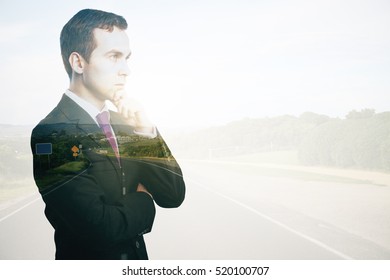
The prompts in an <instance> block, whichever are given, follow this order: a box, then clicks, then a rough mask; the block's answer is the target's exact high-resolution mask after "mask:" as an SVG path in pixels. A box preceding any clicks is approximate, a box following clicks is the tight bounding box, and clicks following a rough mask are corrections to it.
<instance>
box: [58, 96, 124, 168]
mask: <svg viewBox="0 0 390 280" xmlns="http://www.w3.org/2000/svg"><path fill="white" fill-rule="evenodd" d="M57 107H58V109H59V110H60V111H61V112H62V114H63V115H64V116H65V117H66V119H67V121H68V124H72V125H74V126H75V127H76V128H77V129H78V130H79V131H80V133H82V134H84V135H87V136H88V137H89V138H90V139H91V140H92V141H93V142H94V143H95V144H96V145H97V146H98V147H102V145H101V141H105V145H104V146H106V147H109V149H111V150H112V148H111V145H110V144H109V142H108V141H107V139H105V137H104V136H103V137H98V135H100V136H101V135H102V130H101V129H100V127H99V126H98V125H97V124H96V122H95V121H94V120H93V119H92V118H91V116H90V115H89V114H88V113H87V112H86V111H85V110H84V109H83V108H81V107H80V106H79V105H78V104H77V103H76V102H74V101H73V100H72V99H70V98H69V97H68V96H67V95H65V94H64V95H63V96H62V99H61V101H60V103H59V104H58V106H57ZM112 152H113V151H112ZM106 157H107V159H108V160H109V161H110V162H111V164H112V165H113V167H114V168H115V170H117V173H118V174H120V172H119V170H118V169H119V165H118V161H117V159H116V158H115V157H109V156H106Z"/></svg>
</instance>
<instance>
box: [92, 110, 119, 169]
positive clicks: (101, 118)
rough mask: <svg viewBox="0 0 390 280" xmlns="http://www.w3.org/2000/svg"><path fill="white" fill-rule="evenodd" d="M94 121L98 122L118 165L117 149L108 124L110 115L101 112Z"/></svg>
mask: <svg viewBox="0 0 390 280" xmlns="http://www.w3.org/2000/svg"><path fill="white" fill-rule="evenodd" d="M96 120H97V121H98V123H99V126H100V128H101V129H102V131H103V133H104V134H105V135H106V138H107V140H108V142H110V145H111V147H112V149H113V150H114V152H115V156H116V158H117V159H118V163H119V164H120V161H119V149H118V145H117V143H116V140H115V137H114V134H113V132H112V127H111V124H110V113H109V112H108V111H103V112H101V113H99V114H98V115H97V116H96Z"/></svg>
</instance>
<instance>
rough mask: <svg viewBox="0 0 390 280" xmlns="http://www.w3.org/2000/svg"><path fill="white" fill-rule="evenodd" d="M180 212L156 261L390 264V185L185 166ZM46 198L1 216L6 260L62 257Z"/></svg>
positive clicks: (156, 243)
mask: <svg viewBox="0 0 390 280" xmlns="http://www.w3.org/2000/svg"><path fill="white" fill-rule="evenodd" d="M180 164H181V166H182V168H183V172H184V176H185V181H186V184H187V195H186V200H185V202H184V204H183V205H182V206H181V207H180V208H178V209H161V208H158V209H157V216H156V219H155V224H154V226H153V229H152V232H151V233H149V234H147V235H146V236H145V239H146V242H147V245H148V251H149V257H150V258H151V259H211V260H212V259H305V260H306V259H315V260H319V259H387V260H388V259H390V209H389V208H390V204H389V203H388V201H390V187H389V186H386V185H376V184H373V183H370V182H368V181H364V180H342V178H340V177H332V176H313V174H311V175H310V174H308V173H305V172H296V171H294V172H291V171H288V170H287V171H288V172H287V171H286V170H283V169H278V168H272V167H267V168H264V167H261V166H256V165H251V164H249V165H248V164H238V163H223V162H213V161H184V160H183V161H180ZM43 210H44V205H43V202H42V201H41V199H40V197H39V195H38V194H34V195H32V196H30V197H28V198H26V199H25V200H22V201H20V202H18V203H17V204H15V205H12V206H11V207H9V208H7V209H5V210H4V209H3V210H2V211H0V248H1V250H0V259H53V258H54V242H53V230H52V228H51V226H50V225H49V223H48V222H47V220H46V218H45V217H44V214H43Z"/></svg>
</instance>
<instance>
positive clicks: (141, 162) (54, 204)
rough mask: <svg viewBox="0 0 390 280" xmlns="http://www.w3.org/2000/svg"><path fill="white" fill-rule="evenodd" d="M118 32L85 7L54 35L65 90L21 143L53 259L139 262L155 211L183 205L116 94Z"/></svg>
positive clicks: (162, 159) (123, 58)
mask: <svg viewBox="0 0 390 280" xmlns="http://www.w3.org/2000/svg"><path fill="white" fill-rule="evenodd" d="M126 28H127V23H126V20H125V19H124V18H123V17H121V16H118V15H116V14H112V13H107V12H104V11H98V10H91V9H86V10H81V11H80V12H78V13H77V14H76V15H74V16H73V17H72V18H71V19H70V20H69V22H68V23H67V24H66V25H65V26H64V27H63V30H62V32H61V37H60V41H61V54H62V58H63V62H64V65H65V69H66V71H67V73H68V75H69V78H70V84H69V89H68V90H67V91H66V92H65V94H64V95H63V96H62V99H61V101H60V102H59V104H58V105H57V106H56V107H55V108H54V109H53V110H52V111H51V112H50V113H49V114H48V116H46V117H45V118H44V119H43V120H42V121H41V122H40V123H39V124H38V125H37V126H36V127H35V128H34V129H33V131H32V136H31V149H32V153H33V158H34V179H35V182H36V184H37V186H38V188H39V191H40V193H41V195H42V198H43V200H44V202H45V204H46V208H45V214H46V217H47V219H48V220H49V222H50V223H51V224H52V226H53V227H54V229H55V236H54V238H55V244H56V259H147V258H148V255H147V252H146V247H145V243H144V239H143V235H144V234H145V233H148V232H150V231H151V229H152V225H153V221H154V217H155V204H157V205H159V206H161V207H166V208H173V207H179V206H180V205H181V203H182V202H183V200H184V196H185V184H184V181H183V176H182V172H181V169H180V167H179V165H178V163H177V162H176V160H175V159H174V158H173V156H172V155H171V152H170V150H169V149H168V147H167V145H166V143H165V142H164V140H163V139H162V137H161V135H160V134H159V132H158V131H157V130H156V128H155V127H154V126H153V125H152V124H151V122H150V121H149V120H148V118H147V116H146V114H145V112H144V110H143V109H142V107H141V106H139V105H138V104H137V103H136V102H135V101H132V100H130V99H128V98H127V97H126V94H125V92H124V85H125V80H126V77H127V76H128V74H129V69H128V66H127V59H128V58H129V57H130V54H131V52H130V48H129V40H128V37H127V35H126V33H125V30H126ZM107 100H108V101H111V102H112V103H113V104H114V105H115V106H116V107H117V109H118V110H117V112H113V111H109V110H108V108H107V104H106V101H107Z"/></svg>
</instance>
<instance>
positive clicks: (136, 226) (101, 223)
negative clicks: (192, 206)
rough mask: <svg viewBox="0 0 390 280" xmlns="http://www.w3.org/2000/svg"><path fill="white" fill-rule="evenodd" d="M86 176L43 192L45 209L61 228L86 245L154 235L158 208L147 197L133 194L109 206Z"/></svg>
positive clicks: (138, 193) (103, 196)
mask: <svg viewBox="0 0 390 280" xmlns="http://www.w3.org/2000/svg"><path fill="white" fill-rule="evenodd" d="M86 173H87V170H86V171H85V172H84V174H79V175H76V176H75V177H73V178H71V179H70V180H68V181H67V182H65V183H63V184H60V185H58V186H56V187H54V188H48V189H46V190H45V191H42V192H41V194H42V197H43V200H44V201H45V203H46V208H47V209H50V210H51V211H53V212H54V213H55V214H56V215H55V216H56V218H59V219H61V224H62V225H63V224H66V225H67V227H68V230H69V231H72V232H73V233H74V234H77V235H78V236H79V237H81V238H83V239H85V240H86V241H88V242H98V243H99V244H102V245H103V244H107V245H109V244H113V243H117V242H121V241H123V240H127V239H129V238H133V237H136V236H139V235H142V234H144V233H147V232H149V231H151V228H152V225H153V220H154V216H155V207H154V203H153V200H152V199H151V198H150V196H149V195H148V194H145V193H141V192H134V193H130V194H128V195H126V196H124V197H122V198H121V199H120V200H119V201H118V202H117V203H116V204H108V203H106V196H105V194H104V192H103V191H102V190H101V187H100V186H99V184H98V182H96V181H95V180H94V178H93V177H91V176H89V175H86ZM55 222H56V221H54V223H55Z"/></svg>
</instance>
